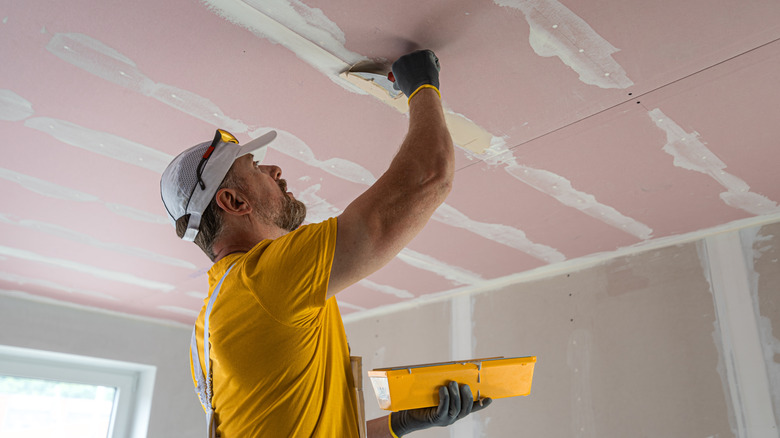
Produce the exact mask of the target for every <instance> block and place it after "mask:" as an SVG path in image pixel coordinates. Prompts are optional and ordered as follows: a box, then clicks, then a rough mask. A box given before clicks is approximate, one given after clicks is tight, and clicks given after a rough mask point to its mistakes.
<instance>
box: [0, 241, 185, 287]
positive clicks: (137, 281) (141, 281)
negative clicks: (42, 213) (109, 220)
mask: <svg viewBox="0 0 780 438" xmlns="http://www.w3.org/2000/svg"><path fill="white" fill-rule="evenodd" d="M0 255H4V256H8V257H13V258H16V259H21V260H25V261H28V262H34V263H41V264H45V265H51V266H55V267H58V268H63V269H70V270H72V271H76V272H81V273H83V274H87V275H92V276H93V277H96V278H101V279H103V280H110V281H116V282H119V283H125V284H129V285H131V286H138V287H142V288H145V289H151V290H156V291H160V292H170V291H172V290H173V289H174V286H173V285H170V284H167V283H161V282H159V281H153V280H147V279H145V278H141V277H138V276H135V275H133V274H128V273H125V272H119V271H111V270H108V269H101V268H97V267H94V266H90V265H85V264H83V263H79V262H74V261H72V260H65V259H60V258H56V257H49V256H45V255H42V254H38V253H35V252H32V251H26V250H23V249H18V248H11V247H8V246H0Z"/></svg>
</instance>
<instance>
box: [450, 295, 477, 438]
mask: <svg viewBox="0 0 780 438" xmlns="http://www.w3.org/2000/svg"><path fill="white" fill-rule="evenodd" d="M473 311H474V309H473V303H472V301H471V297H470V296H466V295H464V296H459V297H455V298H453V299H452V301H451V302H450V360H468V359H474V343H473V336H474V334H473V324H474V323H473ZM473 396H474V399H475V400H476V399H477V394H473ZM458 423H462V424H458ZM458 423H455V424H453V425H452V426H451V429H450V437H451V438H468V437H472V436H474V435H473V430H474V427H475V424H474V418H472V416H468V417H466V418H463V419H462V420H460V421H459V422H458Z"/></svg>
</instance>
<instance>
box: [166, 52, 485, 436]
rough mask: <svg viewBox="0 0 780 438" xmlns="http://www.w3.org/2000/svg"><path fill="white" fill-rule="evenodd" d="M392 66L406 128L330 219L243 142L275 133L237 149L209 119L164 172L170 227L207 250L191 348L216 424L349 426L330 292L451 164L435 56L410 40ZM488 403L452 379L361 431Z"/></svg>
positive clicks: (413, 210)
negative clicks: (203, 297)
mask: <svg viewBox="0 0 780 438" xmlns="http://www.w3.org/2000/svg"><path fill="white" fill-rule="evenodd" d="M393 74H394V76H395V79H396V85H397V86H398V87H399V88H400V89H401V90H402V91H403V92H404V94H405V95H406V96H409V119H410V120H409V132H408V134H407V137H406V139H405V140H404V142H403V144H402V145H401V148H400V150H399V151H398V153H397V155H396V156H395V158H394V159H393V161H392V163H391V164H390V167H389V168H388V170H387V171H386V172H385V173H384V175H382V177H381V178H379V179H378V180H377V181H376V183H374V185H372V186H371V187H370V188H369V189H368V190H366V191H365V192H364V193H363V194H362V195H360V196H359V197H358V198H357V199H355V200H354V201H353V202H352V203H351V204H350V205H349V206H348V207H347V208H346V210H344V212H343V213H342V214H341V215H339V216H338V218H331V219H328V220H326V221H324V222H322V223H318V224H310V225H306V226H302V227H301V226H300V225H301V223H302V222H303V220H304V217H305V212H306V209H305V207H304V205H303V204H302V203H301V202H300V201H298V200H296V199H295V197H294V195H293V194H292V193H289V192H287V185H286V182H285V181H284V180H283V179H281V175H282V171H281V169H280V168H279V167H277V166H268V165H261V164H259V163H258V162H257V161H255V160H254V157H253V156H252V155H251V154H249V153H248V152H249V151H250V150H251V149H255V148H257V147H260V146H264V145H265V144H267V143H268V142H270V141H271V140H272V139H273V137H274V135H275V134H274V133H271V134H266V135H265V136H263V137H260V138H258V139H256V140H253V141H252V142H250V143H249V144H247V145H246V146H244V147H243V148H242V147H240V146H238V144H237V143H238V142H237V141H236V140H235V138H233V137H232V136H231V135H230V134H228V133H227V132H224V131H221V130H220V131H217V135H216V137H215V138H214V141H213V142H211V143H202V144H200V145H197V146H195V147H193V148H190V149H188V150H187V151H185V152H184V153H182V154H181V155H179V156H178V157H176V159H174V161H173V162H172V163H171V164H170V165H169V167H168V168H167V169H166V171H165V172H164V173H163V177H162V182H161V191H162V196H163V202H164V203H165V205H166V208H167V209H168V212H169V214H170V215H171V218H172V219H174V220H175V221H176V225H177V233H178V235H179V237H182V238H184V239H186V240H194V241H195V243H196V244H197V245H198V246H200V247H201V249H202V250H203V251H204V252H205V253H206V254H207V255H208V256H209V257H210V258H211V259H212V261H214V265H213V266H212V268H211V269H210V271H209V284H210V290H211V293H210V295H209V298H208V300H209V302H208V304H207V305H206V306H204V309H203V310H202V311H201V314H200V316H199V317H198V320H197V323H196V325H195V330H194V333H193V342H192V345H193V347H192V348H191V350H192V361H191V365H192V370H193V379H195V380H196V382H197V383H196V385H197V386H198V392H199V396H200V399H201V402H202V404H203V405H204V408H205V409H206V412H207V421H208V422H209V424H210V433H211V434H212V436H214V435H216V431H217V430H218V431H219V433H220V434H221V436H222V437H223V438H233V437H256V436H270V437H287V436H290V437H304V436H317V437H357V436H358V424H357V423H358V422H357V403H356V400H355V394H354V391H353V389H354V384H353V382H352V375H351V371H350V360H349V350H348V346H347V340H346V336H345V334H344V326H343V323H342V321H341V316H340V314H339V310H338V306H337V304H336V300H335V298H334V297H335V295H336V294H337V293H338V292H340V291H341V290H343V289H344V288H346V287H348V286H350V285H351V284H354V283H355V282H357V281H359V280H361V279H362V278H364V277H366V276H368V275H369V274H371V273H373V272H375V271H376V270H378V269H379V268H381V267H382V266H384V265H385V264H387V263H388V262H389V261H390V260H392V259H393V257H395V256H396V255H397V254H398V252H400V251H401V249H403V248H404V246H405V245H406V244H407V243H408V242H409V241H410V240H411V239H412V238H413V237H414V236H415V235H416V234H417V233H418V232H419V231H420V230H421V229H422V228H423V226H424V225H425V223H426V222H427V221H428V219H430V217H431V215H432V214H433V212H434V211H435V210H436V208H437V207H438V206H439V205H440V204H441V203H442V202H443V201H444V199H445V198H446V197H447V194H448V193H449V191H450V188H451V185H452V178H453V173H454V169H453V161H454V151H453V146H452V140H451V137H450V134H449V132H448V130H447V126H446V124H445V121H444V113H443V110H442V106H441V102H440V94H439V90H438V88H439V62H438V58H436V55H434V53H433V52H431V51H429V50H428V51H417V52H413V53H410V54H408V55H406V56H403V57H401V58H400V59H399V60H398V61H396V62H395V63H394V64H393ZM217 296H219V299H216V298H217ZM204 347H205V348H204ZM204 376H205V377H204ZM212 385H213V386H212ZM489 402H490V400H489V399H485V400H482V401H476V402H475V401H474V400H473V396H472V393H471V390H470V389H469V387H468V386H467V385H458V384H457V383H456V382H451V383H450V384H449V385H447V386H446V387H441V388H439V406H437V407H432V408H424V409H415V410H409V411H401V412H397V413H391V415H389V416H387V417H383V418H380V419H376V420H371V421H369V422H368V436H369V437H387V438H390V437H400V436H403V435H404V434H407V433H409V432H412V431H415V430H420V429H426V428H429V427H432V426H447V425H449V424H452V423H453V422H454V421H456V420H457V419H460V418H463V417H465V416H466V415H468V414H469V413H470V412H472V411H476V410H478V409H481V408H482V407H485V406H487V404H489Z"/></svg>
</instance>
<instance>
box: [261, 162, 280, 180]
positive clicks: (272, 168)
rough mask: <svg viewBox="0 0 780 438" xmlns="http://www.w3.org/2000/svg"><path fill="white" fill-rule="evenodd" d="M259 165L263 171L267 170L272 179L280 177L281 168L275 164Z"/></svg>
mask: <svg viewBox="0 0 780 438" xmlns="http://www.w3.org/2000/svg"><path fill="white" fill-rule="evenodd" d="M261 167H264V168H265V169H264V170H265V171H266V172H268V174H269V175H271V177H272V178H273V179H279V178H281V177H282V168H281V167H279V166H276V165H273V164H272V165H262V166H261Z"/></svg>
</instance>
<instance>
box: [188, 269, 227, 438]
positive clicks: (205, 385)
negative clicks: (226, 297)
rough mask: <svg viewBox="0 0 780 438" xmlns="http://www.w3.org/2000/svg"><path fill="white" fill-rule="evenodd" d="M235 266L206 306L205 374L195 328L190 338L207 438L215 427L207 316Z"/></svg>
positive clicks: (204, 331)
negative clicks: (204, 413)
mask: <svg viewBox="0 0 780 438" xmlns="http://www.w3.org/2000/svg"><path fill="white" fill-rule="evenodd" d="M233 266H235V264H233V265H230V268H228V270H227V272H225V275H223V276H222V279H220V280H219V283H217V287H216V288H214V292H212V294H211V298H210V299H209V303H208V304H207V305H206V314H205V315H204V318H203V321H204V325H203V357H204V358H205V360H204V361H203V363H204V364H205V365H206V370H205V373H204V372H203V369H202V368H201V366H200V352H199V351H198V341H197V337H196V335H195V327H192V338H191V339H190V355H191V357H192V369H193V371H194V372H195V379H196V380H197V382H198V387H197V389H196V391H197V393H198V398H199V399H200V403H201V404H202V405H203V407H204V408H205V409H206V427H208V437H209V438H216V436H217V425H216V424H215V423H214V408H213V407H212V406H211V396H212V382H211V363H210V362H211V357H210V356H209V316H211V308H212V307H214V302H215V301H216V300H217V296H218V295H219V290H220V289H222V283H223V282H224V281H225V278H226V277H227V275H228V274H229V273H230V271H231V270H232V269H233Z"/></svg>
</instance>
